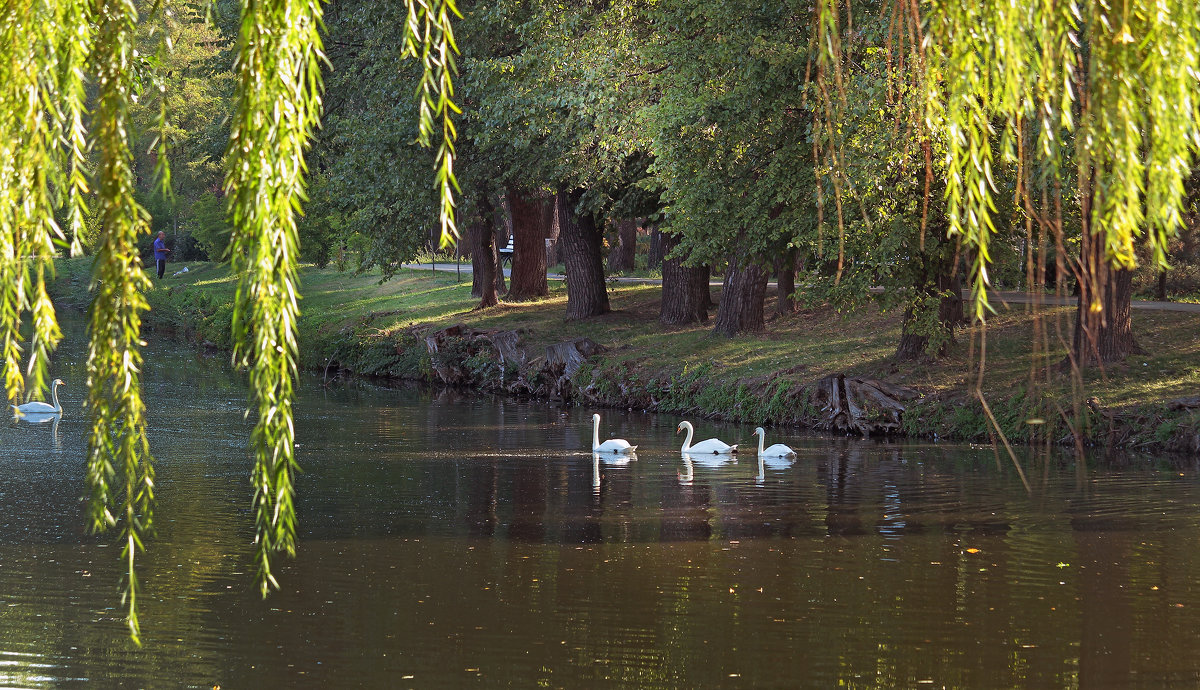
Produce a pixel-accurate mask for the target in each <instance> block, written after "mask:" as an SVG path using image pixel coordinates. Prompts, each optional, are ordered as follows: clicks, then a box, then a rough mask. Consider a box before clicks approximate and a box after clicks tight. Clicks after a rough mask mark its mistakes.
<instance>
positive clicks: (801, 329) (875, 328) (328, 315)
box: [57, 260, 1200, 435]
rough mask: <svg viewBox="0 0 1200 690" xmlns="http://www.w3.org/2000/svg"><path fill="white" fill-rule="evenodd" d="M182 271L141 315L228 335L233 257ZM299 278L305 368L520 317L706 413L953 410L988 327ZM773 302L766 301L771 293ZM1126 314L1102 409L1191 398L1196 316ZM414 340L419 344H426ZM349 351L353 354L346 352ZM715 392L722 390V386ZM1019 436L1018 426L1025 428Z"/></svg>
mask: <svg viewBox="0 0 1200 690" xmlns="http://www.w3.org/2000/svg"><path fill="white" fill-rule="evenodd" d="M172 267H174V265H172ZM189 268H190V270H189V272H188V273H186V274H183V275H181V276H178V277H168V278H167V279H165V280H164V281H162V282H161V283H160V282H156V283H155V286H156V287H155V288H154V289H153V290H152V291H151V293H150V294H149V295H148V299H149V301H150V303H151V305H152V311H151V313H150V314H148V316H147V319H146V321H147V324H148V326H150V327H165V328H172V329H175V330H178V331H181V332H184V333H187V334H190V335H192V336H193V337H194V338H196V339H197V340H204V341H209V342H212V343H214V344H216V345H220V346H228V318H229V313H230V310H229V308H228V304H229V303H230V302H231V301H232V298H233V291H234V280H233V277H232V276H230V275H229V271H228V267H227V266H224V265H217V264H204V263H197V264H189ZM176 270H177V269H176ZM86 272H87V263H86V262H84V261H83V260H67V261H63V262H61V264H60V281H59V285H58V287H57V293H58V298H59V299H65V300H68V301H74V302H75V303H80V302H83V301H86ZM300 281H301V293H302V294H303V296H304V297H303V301H302V302H301V310H302V316H301V322H300V330H301V347H302V349H303V350H304V351H305V352H306V354H305V355H303V360H304V363H305V364H306V365H308V366H310V367H319V366H321V364H322V363H323V362H328V361H329V360H331V359H332V360H336V361H339V362H346V361H350V360H352V359H353V358H354V357H358V358H359V361H360V362H361V363H360V364H358V365H356V366H352V367H351V368H352V369H354V370H355V371H359V372H360V373H384V374H391V375H396V373H397V371H409V372H411V371H415V369H413V367H417V364H416V363H415V360H414V361H409V362H408V363H406V364H404V365H403V367H408V368H407V369H405V368H403V367H401V368H400V369H397V368H396V367H397V366H399V365H397V364H396V357H397V354H396V353H397V352H399V351H401V350H403V349H404V348H405V347H410V346H411V345H414V344H415V336H416V335H417V334H419V333H423V332H425V331H430V330H434V329H439V328H443V327H446V326H450V325H454V324H463V325H466V326H470V327H473V328H477V329H499V330H510V329H519V330H520V331H521V332H522V336H523V339H524V341H525V343H526V345H527V347H528V348H530V350H531V352H534V353H536V352H538V351H540V348H541V347H543V346H545V345H549V344H551V343H554V342H561V341H563V340H568V339H573V338H579V337H588V338H591V339H592V340H594V341H596V342H598V343H600V344H601V345H603V346H605V347H606V348H607V351H606V352H605V353H604V355H603V356H602V358H601V359H600V360H599V361H598V362H596V363H595V365H594V366H593V377H594V379H595V380H598V381H607V382H608V383H609V384H612V383H630V384H633V385H638V386H642V387H644V388H646V389H647V390H651V389H655V386H658V387H659V389H661V388H662V387H663V386H665V383H664V382H668V381H675V380H679V379H680V377H687V376H692V375H695V374H696V372H697V371H698V370H700V371H702V372H703V374H702V378H703V380H697V381H696V382H695V385H696V388H697V391H700V390H701V389H703V394H704V395H705V396H707V397H705V398H704V400H705V401H706V402H704V403H703V404H702V405H701V403H700V401H698V400H692V401H689V402H688V404H695V405H697V406H698V408H697V409H700V408H712V409H710V410H707V411H709V412H714V413H715V412H716V411H719V410H720V409H721V408H722V407H727V406H729V405H733V404H735V402H737V401H736V400H735V398H738V396H743V397H744V396H745V395H748V394H749V395H757V396H759V397H760V398H763V399H765V398H767V397H770V396H771V395H772V392H771V387H772V386H775V385H777V384H778V383H779V382H780V381H786V382H788V383H789V384H790V383H796V384H801V383H803V384H807V383H809V382H812V381H815V380H817V379H819V378H821V377H823V376H825V375H826V374H830V373H837V372H844V373H846V374H848V375H857V376H864V377H870V378H879V379H884V380H888V381H890V382H893V383H898V384H902V385H906V386H910V387H913V388H916V389H918V390H919V391H921V392H922V393H923V394H925V396H926V397H927V398H928V399H931V400H939V401H942V404H943V405H945V406H948V409H949V408H953V407H955V406H960V407H961V406H963V405H964V404H965V402H964V401H967V400H968V397H969V390H970V385H971V384H973V383H974V382H975V381H976V377H977V375H978V366H979V360H980V354H981V347H980V338H981V336H982V334H983V333H982V330H981V329H978V328H976V329H968V330H965V331H961V332H960V333H959V336H958V342H957V343H955V344H954V345H953V346H952V347H951V349H950V353H949V355H948V356H947V357H945V358H944V359H941V360H939V361H936V362H915V363H913V362H905V363H897V362H895V361H894V360H893V358H892V355H893V354H894V351H895V347H896V344H897V342H898V340H899V337H900V325H901V324H900V321H901V319H900V314H898V313H880V312H879V311H878V310H877V309H875V308H874V307H869V308H866V309H862V310H858V311H855V312H853V313H840V312H838V311H837V310H835V309H833V308H831V307H828V306H826V307H819V308H815V309H809V310H805V311H802V312H799V313H795V314H790V315H786V316H781V317H776V318H772V319H770V320H769V321H768V323H767V328H766V329H765V331H764V332H763V333H761V334H758V335H752V336H745V337H741V338H734V339H728V338H723V337H715V336H713V335H712V333H711V326H710V325H696V326H690V327H684V328H671V329H667V328H664V327H662V326H661V325H659V323H658V320H657V319H658V308H659V294H660V288H659V287H658V286H657V285H643V284H631V283H610V285H609V296H610V301H611V304H612V308H613V311H612V312H611V313H609V314H606V315H604V316H600V317H597V318H594V319H588V320H585V321H574V322H569V321H565V320H564V318H563V314H564V313H565V310H566V299H567V298H566V289H565V286H564V285H563V284H562V283H561V282H558V281H552V282H551V284H550V294H549V295H548V296H547V297H545V298H543V299H541V300H538V301H534V302H526V303H519V304H510V303H501V304H500V305H498V306H496V307H493V308H489V309H486V310H475V309H474V307H475V305H476V303H477V300H476V299H474V298H472V297H471V296H470V291H471V283H470V274H464V280H462V282H458V281H456V278H455V275H454V274H453V273H446V272H433V271H429V270H402V271H400V272H399V273H397V274H396V276H395V277H394V278H393V279H391V280H389V281H387V282H385V283H380V281H379V275H378V274H377V273H367V274H363V275H355V274H352V273H339V272H337V271H335V270H332V269H325V270H318V269H316V268H314V267H311V266H306V267H303V268H302V269H301V271H300ZM719 292H720V290H719V288H714V289H713V293H714V296H715V297H719ZM768 299H769V303H768V310H770V309H772V308H773V301H770V300H773V295H768ZM1073 317H1074V315H1073V308H1065V307H1062V308H1052V309H1046V310H1045V311H1044V315H1043V323H1045V324H1046V328H1047V330H1048V331H1049V334H1050V335H1049V342H1050V344H1051V348H1050V352H1049V356H1048V358H1047V361H1049V362H1052V363H1053V362H1057V361H1059V360H1061V359H1062V357H1063V356H1065V343H1064V342H1062V341H1060V340H1059V339H1058V337H1057V335H1056V334H1057V333H1059V332H1061V333H1062V334H1063V336H1064V337H1065V338H1067V339H1069V337H1070V333H1071V328H1072V326H1073ZM1133 318H1134V329H1135V333H1136V334H1137V337H1138V339H1139V341H1140V343H1141V344H1142V346H1143V347H1144V348H1145V349H1146V350H1147V351H1148V353H1149V354H1146V355H1139V356H1135V357H1131V358H1130V359H1129V360H1128V361H1127V362H1124V363H1122V364H1118V365H1113V366H1109V367H1107V368H1105V369H1103V370H1101V369H1094V370H1090V371H1088V372H1087V373H1086V375H1085V376H1084V384H1085V388H1086V396H1090V397H1094V398H1095V399H1096V400H1097V402H1098V403H1099V404H1100V405H1101V406H1103V407H1106V408H1109V409H1124V408H1137V407H1146V406H1156V405H1158V406H1161V404H1162V403H1164V402H1165V401H1169V400H1172V399H1176V398H1182V397H1185V396H1188V395H1195V394H1196V391H1197V389H1200V367H1197V366H1196V363H1197V362H1200V338H1197V337H1196V334H1197V333H1198V332H1200V314H1192V313H1180V312H1151V311H1142V310H1135V311H1134V316H1133ZM1033 333H1034V317H1033V315H1032V313H1031V312H1030V308H1029V307H1028V306H1026V305H1012V306H1011V308H1004V307H1001V309H1000V313H999V314H997V315H995V316H994V317H992V319H991V320H990V321H989V322H988V324H987V327H986V335H987V346H986V367H985V374H984V378H983V391H984V393H985V395H986V396H987V397H988V399H989V401H991V404H992V407H993V408H994V409H997V416H1001V414H1002V412H1001V411H1003V410H1006V409H1007V408H1006V405H1008V407H1012V409H1007V412H1004V414H1007V415H1008V416H1009V417H1011V419H1012V420H1014V421H1013V423H1014V424H1017V425H1018V426H1019V424H1020V422H1021V421H1022V420H1023V419H1024V417H1022V414H1023V412H1022V411H1021V409H1018V408H1017V407H1014V404H1015V403H1013V401H1017V400H1022V399H1023V398H1024V396H1025V394H1026V391H1027V389H1028V387H1029V381H1030V368H1031V361H1032V359H1031V346H1030V344H1031V342H1032V341H1033ZM404 343H409V345H404ZM419 349H420V350H421V351H422V354H423V350H424V348H423V345H422V346H420V347H419ZM351 352H353V353H356V354H354V356H353V357H351V355H350V353H351ZM689 372H690V373H689ZM655 390H657V389H655ZM713 390H721V391H724V392H723V393H722V394H721V395H714V394H713V393H712V391H713ZM747 391H748V392H747ZM1043 394H1044V395H1045V396H1046V398H1045V399H1046V400H1049V401H1051V402H1053V401H1058V402H1060V404H1061V405H1062V407H1064V408H1068V409H1069V408H1070V407H1071V400H1073V399H1074V396H1073V395H1072V387H1071V385H1070V380H1069V379H1068V378H1066V377H1057V378H1055V379H1052V380H1051V381H1050V382H1049V383H1048V384H1047V385H1046V386H1045V387H1044V389H1043ZM614 395H615V394H614ZM699 395H700V393H699V392H698V393H697V396H699ZM1086 396H1085V397H1086ZM738 404H740V403H738ZM764 404H765V403H764ZM764 409H765V408H764ZM701 411H705V410H701ZM761 412H762V410H761V409H760V410H759V413H761ZM962 414H965V413H962V412H958V411H955V410H953V409H949V411H947V410H942V411H939V412H938V413H937V414H932V413H931V414H930V416H929V417H928V419H927V420H926V421H927V423H928V425H929V426H930V428H933V426H935V425H937V424H943V425H949V426H951V427H952V426H954V425H956V424H959V425H961V424H963V423H964V422H963V420H962V419H959V420H958V421H954V415H959V416H961V415H962ZM978 417H979V415H978V414H976V415H975V417H974V418H972V419H971V424H973V425H975V427H979V425H980V424H981V422H980V421H979V418H978ZM1176 422H1178V420H1176ZM973 428H974V427H973ZM979 428H981V427H979ZM1016 432H1017V433H1018V435H1019V434H1020V430H1019V429H1018V430H1016ZM939 433H941V432H939ZM949 433H950V431H946V433H942V434H941V435H946V434H949ZM979 433H980V432H978V430H977V431H976V432H973V435H979Z"/></svg>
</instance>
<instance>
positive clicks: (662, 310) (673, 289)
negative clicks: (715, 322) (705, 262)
mask: <svg viewBox="0 0 1200 690" xmlns="http://www.w3.org/2000/svg"><path fill="white" fill-rule="evenodd" d="M661 236H662V243H663V246H664V247H665V249H664V250H663V254H664V256H665V255H667V254H669V253H670V251H671V250H672V249H674V248H675V246H676V245H677V244H679V240H678V239H677V238H676V237H675V236H674V235H671V234H667V233H662V235H661ZM709 275H710V270H709V267H708V266H694V267H693V266H684V265H683V260H682V259H663V262H662V305H661V306H660V307H659V312H658V320H659V321H660V322H662V324H663V325H665V326H682V325H685V324H689V323H704V322H706V321H708V310H709V308H710V307H711V306H712V295H711V294H710V293H709V291H708V278H709Z"/></svg>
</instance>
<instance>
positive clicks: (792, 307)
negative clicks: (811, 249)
mask: <svg viewBox="0 0 1200 690" xmlns="http://www.w3.org/2000/svg"><path fill="white" fill-rule="evenodd" d="M775 283H776V285H777V286H778V288H777V290H776V292H777V293H778V301H776V303H775V313H776V314H778V315H779V316H787V315H788V314H792V313H795V311H796V299H795V298H794V297H792V295H793V293H795V292H796V250H795V249H789V250H788V251H786V252H784V253H783V256H781V257H779V258H778V259H776V260H775Z"/></svg>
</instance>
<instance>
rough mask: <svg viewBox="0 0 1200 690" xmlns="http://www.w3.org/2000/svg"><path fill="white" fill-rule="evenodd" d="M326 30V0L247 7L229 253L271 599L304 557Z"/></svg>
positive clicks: (233, 144)
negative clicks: (306, 364)
mask: <svg viewBox="0 0 1200 690" xmlns="http://www.w3.org/2000/svg"><path fill="white" fill-rule="evenodd" d="M320 26H321V6H320V3H319V2H318V1H317V0H246V2H245V4H244V6H243V8H242V16H241V33H240V37H239V52H238V60H237V65H236V71H237V75H238V88H237V102H236V114H235V116H234V118H233V123H232V127H231V131H230V142H229V149H228V151H227V153H226V158H227V163H228V173H227V175H226V179H225V189H226V191H227V193H228V195H229V213H230V217H231V219H232V221H233V226H234V232H233V238H232V242H231V245H230V250H229V251H230V257H231V261H232V264H233V269H234V271H235V273H236V274H237V275H238V289H237V296H236V298H235V303H234V314H233V333H234V343H235V350H234V362H235V364H237V365H238V366H243V367H247V368H248V369H249V372H250V389H251V391H252V393H253V395H254V398H255V402H256V404H257V413H258V415H257V420H256V423H255V426H254V431H253V432H252V433H251V446H252V447H253V449H254V454H255V465H254V471H253V474H252V482H253V485H254V507H255V515H256V522H257V543H258V548H257V553H256V556H255V559H256V561H257V563H258V581H259V586H260V588H261V591H262V594H263V596H266V595H267V593H268V592H269V590H270V589H271V588H278V586H279V585H278V582H277V581H276V579H275V577H274V575H273V574H272V572H271V558H272V556H273V555H275V554H277V553H284V554H287V555H289V556H294V555H295V552H296V514H295V506H294V504H293V500H292V494H293V475H294V474H295V472H296V470H297V466H296V462H295V430H294V428H293V425H292V398H293V385H294V379H295V377H296V317H297V315H298V313H299V305H298V303H297V300H298V295H297V284H296V262H297V259H298V244H297V235H296V216H297V214H298V213H299V212H300V205H301V202H302V201H303V200H304V199H305V196H304V174H305V172H306V171H307V168H306V165H305V161H304V152H305V149H306V148H307V146H308V143H309V139H310V137H311V135H312V132H313V129H314V128H315V127H316V126H317V125H318V124H319V118H320V108H321V70H320V67H321V62H322V61H323V60H324V55H323V53H322V50H321V38H320V34H319V30H320Z"/></svg>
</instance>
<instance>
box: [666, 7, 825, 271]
mask: <svg viewBox="0 0 1200 690" xmlns="http://www.w3.org/2000/svg"><path fill="white" fill-rule="evenodd" d="M809 11H810V7H809V5H808V4H807V3H805V2H782V3H774V4H763V3H758V2H749V1H746V0H737V1H735V2H724V3H702V4H700V5H697V4H695V3H692V2H686V1H682V0H681V1H679V2H664V3H661V4H660V5H659V7H658V8H657V11H656V13H657V14H658V20H659V22H660V23H661V26H663V27H665V30H662V31H660V32H659V34H658V35H657V37H656V40H655V41H654V42H652V43H650V44H649V45H647V46H646V48H645V51H646V52H647V54H649V55H650V56H651V62H652V63H653V64H660V65H664V66H666V67H667V68H666V69H663V70H662V71H660V72H659V73H658V74H656V75H655V77H654V84H655V87H656V88H657V90H658V93H659V98H658V100H657V102H655V103H653V104H652V105H651V106H650V107H648V108H647V110H646V112H645V114H644V117H645V121H646V123H647V126H648V127H649V128H650V132H651V133H652V135H653V144H652V149H653V152H654V156H655V158H654V163H653V165H652V166H651V171H652V173H653V174H654V180H653V184H656V185H659V186H660V187H661V189H662V190H663V198H664V201H665V202H666V207H665V210H664V213H665V222H664V225H663V226H662V229H663V230H664V231H667V232H673V233H677V234H679V235H680V236H681V242H680V244H679V246H678V247H677V248H676V249H675V250H674V251H675V254H676V256H682V257H686V258H687V259H688V262H689V263H691V264H697V265H698V264H704V263H710V264H714V263H715V264H719V263H722V262H723V261H724V259H725V257H726V255H727V253H728V252H729V251H730V250H731V249H732V248H733V247H734V246H735V243H738V242H739V238H741V239H740V242H741V244H740V245H739V251H748V252H749V253H750V254H752V255H757V256H764V255H765V256H776V255H778V254H779V253H780V251H781V250H782V249H783V248H784V247H786V246H787V245H788V244H789V243H790V242H791V241H792V239H793V238H796V237H803V236H807V235H808V234H810V232H811V231H812V229H813V223H812V188H813V174H812V168H811V166H810V165H809V164H807V161H809V160H810V158H811V156H810V150H811V148H810V144H809V142H808V130H809V128H810V127H811V123H812V120H811V117H810V116H809V114H808V108H806V107H805V91H804V83H805V74H806V71H807V69H808V39H807V37H806V34H807V32H806V27H807V25H808V22H809Z"/></svg>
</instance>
